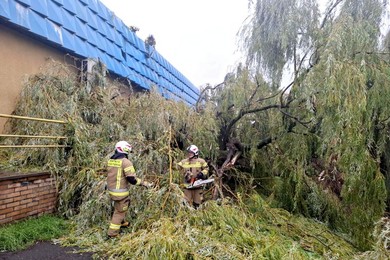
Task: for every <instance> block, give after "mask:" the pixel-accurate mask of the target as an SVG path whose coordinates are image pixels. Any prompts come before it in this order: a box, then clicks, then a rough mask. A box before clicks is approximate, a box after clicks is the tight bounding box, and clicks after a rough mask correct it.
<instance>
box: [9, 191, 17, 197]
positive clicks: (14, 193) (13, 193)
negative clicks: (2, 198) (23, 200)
mask: <svg viewBox="0 0 390 260" xmlns="http://www.w3.org/2000/svg"><path fill="white" fill-rule="evenodd" d="M18 196H20V191H17V192H12V193H9V194H7V198H14V197H18Z"/></svg>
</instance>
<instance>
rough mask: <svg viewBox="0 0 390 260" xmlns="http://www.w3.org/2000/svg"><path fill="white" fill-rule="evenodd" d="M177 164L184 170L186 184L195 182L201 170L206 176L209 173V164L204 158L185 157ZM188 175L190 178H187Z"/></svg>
mask: <svg viewBox="0 0 390 260" xmlns="http://www.w3.org/2000/svg"><path fill="white" fill-rule="evenodd" d="M177 165H178V166H179V167H181V168H182V169H183V170H182V172H183V177H184V185H185V186H188V185H189V184H191V183H192V182H194V181H195V179H196V176H197V175H198V173H200V172H201V173H202V174H203V176H204V177H207V175H208V173H209V166H208V164H207V162H206V161H205V160H204V159H202V158H193V159H184V160H181V161H180V162H179V163H178V164H177ZM186 175H187V176H186ZM186 177H189V179H190V180H189V181H188V180H186Z"/></svg>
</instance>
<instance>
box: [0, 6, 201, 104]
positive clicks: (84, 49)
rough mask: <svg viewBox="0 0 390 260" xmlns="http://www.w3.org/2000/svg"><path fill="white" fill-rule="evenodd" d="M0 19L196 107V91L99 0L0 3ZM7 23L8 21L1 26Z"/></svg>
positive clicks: (134, 81) (142, 85) (114, 72)
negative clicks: (102, 63)
mask: <svg viewBox="0 0 390 260" xmlns="http://www.w3.org/2000/svg"><path fill="white" fill-rule="evenodd" d="M0 19H1V20H4V21H8V22H9V23H12V24H13V25H16V26H17V27H19V28H20V29H19V30H25V31H26V32H27V33H30V34H32V35H34V36H35V37H36V38H38V39H41V40H42V41H43V42H45V41H46V42H47V43H49V44H50V45H54V46H57V47H58V48H61V49H64V50H66V51H67V52H70V53H72V54H74V55H78V56H81V57H85V58H96V59H100V60H102V61H103V62H104V63H105V64H106V66H107V69H108V70H109V71H110V72H111V73H113V74H116V75H120V76H122V77H126V78H128V79H129V80H130V81H132V82H133V83H135V84H137V85H138V86H140V87H141V88H144V89H146V90H149V89H150V88H151V86H152V85H157V86H158V89H160V91H161V93H164V96H165V97H168V98H169V97H171V98H172V99H174V100H175V99H177V97H176V95H178V96H179V97H180V98H181V99H182V100H183V101H185V102H187V103H188V104H190V105H193V104H195V101H196V99H197V97H198V95H199V90H198V89H197V88H196V87H195V86H194V85H193V84H191V82H190V81H189V80H188V79H187V78H186V77H184V76H183V75H182V74H181V73H180V72H179V71H178V70H177V69H176V68H174V67H173V66H172V65H171V64H170V63H169V62H168V61H167V60H166V59H165V58H164V57H163V56H161V55H160V53H158V51H157V50H155V49H153V48H151V47H150V46H146V45H145V43H144V41H143V40H141V39H140V38H139V37H138V36H137V35H136V34H135V33H134V32H133V31H131V30H130V29H129V27H128V26H127V25H126V24H124V23H123V21H122V20H121V19H120V18H119V17H117V16H115V14H114V13H113V12H112V11H110V10H109V9H108V8H107V7H106V6H104V4H102V3H101V2H100V1H99V0H65V1H64V0H6V1H4V0H0ZM6 24H7V23H6Z"/></svg>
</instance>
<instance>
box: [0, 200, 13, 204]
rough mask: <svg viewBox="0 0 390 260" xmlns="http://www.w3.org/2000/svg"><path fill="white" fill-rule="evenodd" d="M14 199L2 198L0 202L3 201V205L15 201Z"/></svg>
mask: <svg viewBox="0 0 390 260" xmlns="http://www.w3.org/2000/svg"><path fill="white" fill-rule="evenodd" d="M13 201H14V198H9V199H5V200H1V201H0V202H1V205H3V204H4V205H6V204H8V203H11V202H13Z"/></svg>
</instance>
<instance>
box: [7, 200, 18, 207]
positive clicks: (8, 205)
mask: <svg viewBox="0 0 390 260" xmlns="http://www.w3.org/2000/svg"><path fill="white" fill-rule="evenodd" d="M19 205H20V202H19V201H15V202H12V203H8V204H7V208H13V207H15V206H19Z"/></svg>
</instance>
